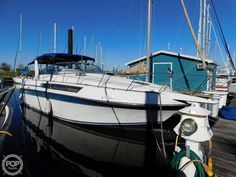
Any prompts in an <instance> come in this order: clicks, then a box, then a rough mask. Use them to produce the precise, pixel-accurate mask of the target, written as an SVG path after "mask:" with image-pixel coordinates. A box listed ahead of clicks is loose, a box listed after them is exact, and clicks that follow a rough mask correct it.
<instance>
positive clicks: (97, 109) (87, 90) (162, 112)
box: [14, 53, 215, 125]
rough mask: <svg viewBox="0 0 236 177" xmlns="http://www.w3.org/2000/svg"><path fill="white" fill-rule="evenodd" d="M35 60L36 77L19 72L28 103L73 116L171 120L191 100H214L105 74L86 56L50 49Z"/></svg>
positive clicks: (101, 121)
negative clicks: (50, 51) (55, 51)
mask: <svg viewBox="0 0 236 177" xmlns="http://www.w3.org/2000/svg"><path fill="white" fill-rule="evenodd" d="M30 64H34V65H35V76H34V77H31V78H30V77H25V76H22V77H15V78H14V81H15V83H16V86H17V87H20V88H21V89H22V91H23V92H22V93H23V94H22V98H23V101H24V103H25V104H27V105H28V106H30V107H32V108H34V109H36V110H39V111H41V112H43V113H46V114H50V113H52V114H53V116H55V117H57V118H59V119H63V120H66V121H70V122H75V123H80V124H92V125H146V124H147V123H158V122H160V121H165V120H167V119H168V118H169V117H171V116H172V115H173V114H174V113H176V112H177V111H178V110H179V109H181V108H183V107H185V106H187V105H188V104H189V103H191V102H199V103H209V104H214V103H215V102H214V101H212V100H210V99H209V100H207V99H204V98H199V97H195V96H189V95H185V94H181V93H177V92H173V91H171V90H170V89H169V88H167V87H166V86H160V85H155V84H151V83H148V82H142V81H136V80H130V79H127V78H122V77H117V76H110V75H106V74H105V73H102V71H101V70H100V68H99V67H98V66H96V65H94V59H93V58H90V57H86V56H81V55H72V54H61V53H53V54H45V55H42V56H40V57H38V58H36V59H35V60H34V61H32V62H31V63H30ZM39 68H41V69H39Z"/></svg>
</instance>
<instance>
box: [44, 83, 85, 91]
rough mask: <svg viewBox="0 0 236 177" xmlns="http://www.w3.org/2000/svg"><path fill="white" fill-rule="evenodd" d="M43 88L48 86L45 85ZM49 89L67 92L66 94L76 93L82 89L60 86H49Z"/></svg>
mask: <svg viewBox="0 0 236 177" xmlns="http://www.w3.org/2000/svg"><path fill="white" fill-rule="evenodd" d="M43 87H44V88H46V87H47V84H44V85H43ZM48 88H50V89H54V90H61V91H66V92H74V93H76V92H78V91H80V90H81V89H82V88H81V87H74V86H68V85H59V84H48Z"/></svg>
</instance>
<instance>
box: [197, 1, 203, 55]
mask: <svg viewBox="0 0 236 177" xmlns="http://www.w3.org/2000/svg"><path fill="white" fill-rule="evenodd" d="M199 14H200V15H199V25H198V40H197V41H198V45H199V46H200V48H202V0H200V13H199ZM197 57H199V52H197Z"/></svg>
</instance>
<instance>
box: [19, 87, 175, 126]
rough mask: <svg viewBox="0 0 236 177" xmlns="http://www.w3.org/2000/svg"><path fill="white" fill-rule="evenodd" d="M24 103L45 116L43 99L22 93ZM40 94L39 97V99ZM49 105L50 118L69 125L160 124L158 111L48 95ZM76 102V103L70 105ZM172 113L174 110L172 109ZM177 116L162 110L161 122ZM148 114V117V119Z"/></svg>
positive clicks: (44, 99)
mask: <svg viewBox="0 0 236 177" xmlns="http://www.w3.org/2000/svg"><path fill="white" fill-rule="evenodd" d="M25 92H26V93H24V95H23V99H24V102H25V104H27V105H29V106H30V107H32V108H34V109H36V110H38V111H42V112H43V113H46V114H47V111H46V110H47V103H46V102H47V100H46V98H45V97H41V96H36V92H35V91H31V93H32V92H34V94H35V95H32V94H27V91H25ZM39 94H40V93H38V95H39ZM48 97H49V100H50V101H51V105H52V111H53V116H54V117H57V118H59V119H63V120H66V121H70V122H75V123H80V124H92V125H101V124H102V125H119V124H123V125H138V124H140V125H143V124H146V123H147V122H149V123H156V122H160V111H159V110H157V109H156V110H153V109H152V110H148V108H145V107H143V108H123V107H116V106H109V105H102V104H96V103H93V102H90V101H86V100H81V99H79V98H78V99H76V98H70V97H65V96H58V97H61V98H62V99H63V100H62V99H57V98H55V97H57V96H55V95H54V96H52V97H51V95H50V94H49V96H48ZM71 100H73V101H77V103H73V102H71ZM172 109H174V108H172ZM174 113H176V110H175V109H174V110H163V111H162V120H163V121H165V120H166V119H168V118H169V117H170V116H172V115H173V114H174ZM148 114H149V115H150V116H148Z"/></svg>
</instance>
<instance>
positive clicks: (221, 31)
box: [211, 0, 235, 70]
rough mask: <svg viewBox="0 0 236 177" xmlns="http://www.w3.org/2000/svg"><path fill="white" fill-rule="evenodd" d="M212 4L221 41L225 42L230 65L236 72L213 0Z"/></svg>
mask: <svg viewBox="0 0 236 177" xmlns="http://www.w3.org/2000/svg"><path fill="white" fill-rule="evenodd" d="M211 4H212V8H213V11H214V14H215V17H216V20H217V23H218V27H219V30H220V34H221V39H222V42H223V45H224V48H225V51H226V53H227V55H228V57H229V59H230V64H231V66H232V68H233V70H235V65H234V63H233V60H232V57H231V54H230V51H229V47H228V45H227V42H226V39H225V36H224V33H223V29H222V26H221V23H220V20H219V17H218V14H217V12H216V9H215V5H214V3H213V1H212V0H211Z"/></svg>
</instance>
